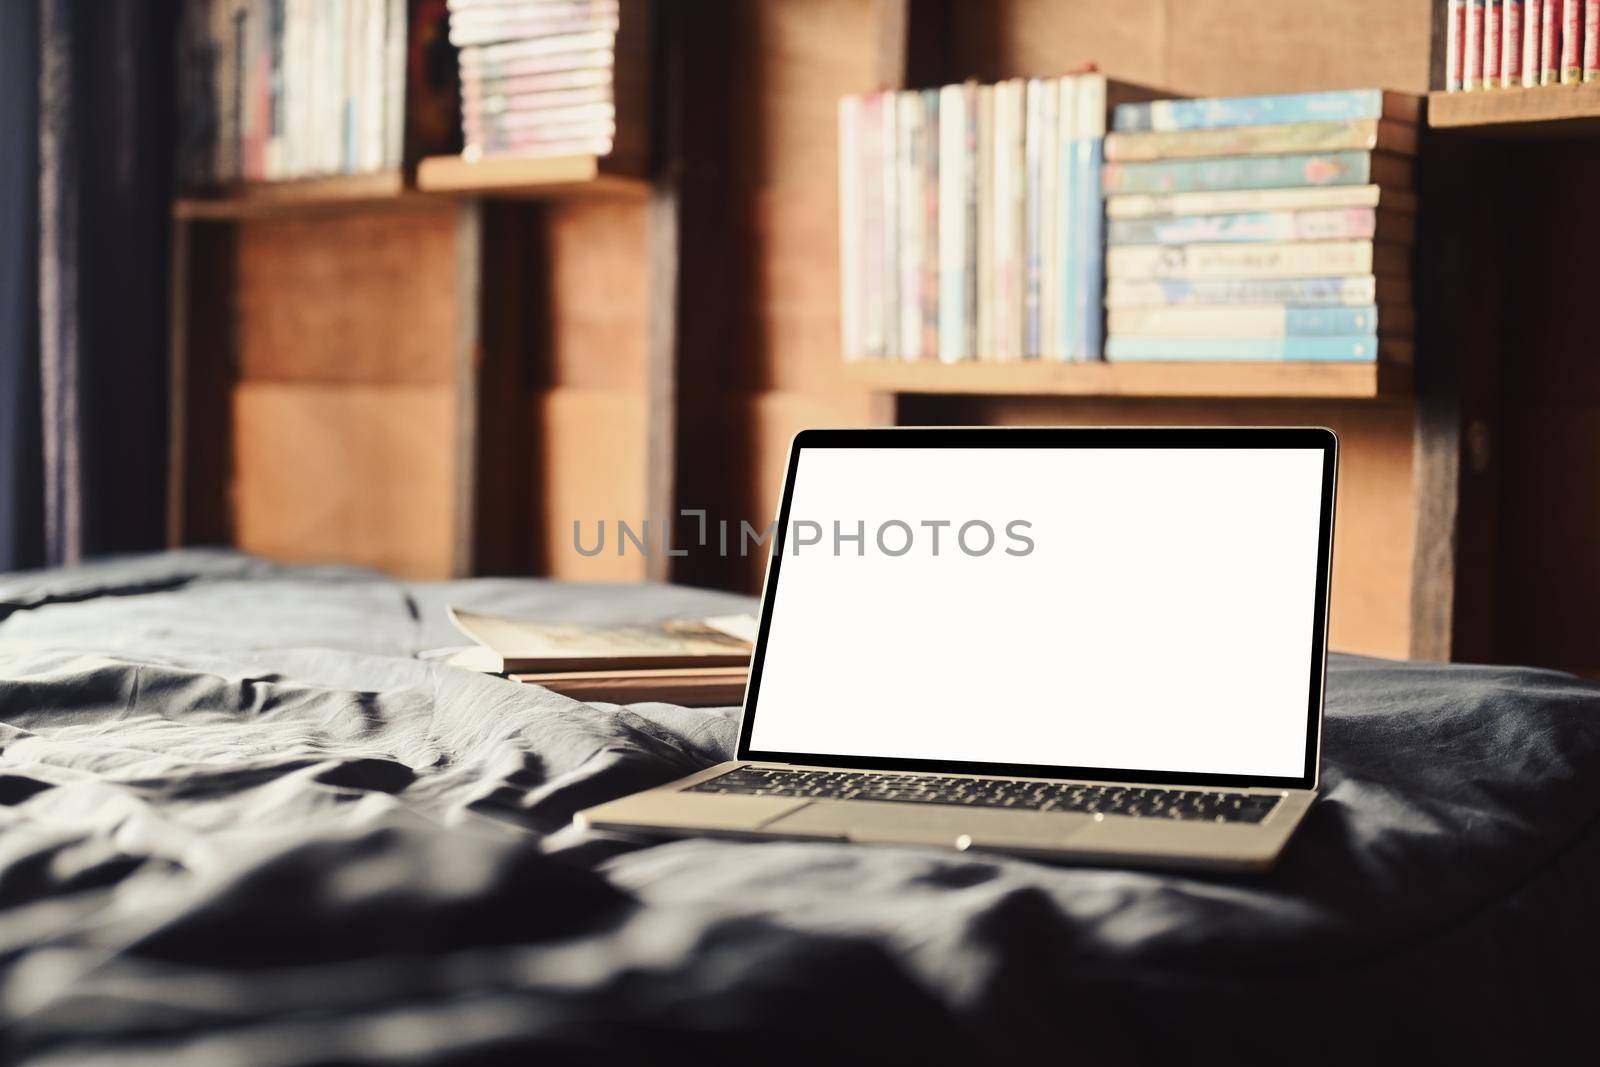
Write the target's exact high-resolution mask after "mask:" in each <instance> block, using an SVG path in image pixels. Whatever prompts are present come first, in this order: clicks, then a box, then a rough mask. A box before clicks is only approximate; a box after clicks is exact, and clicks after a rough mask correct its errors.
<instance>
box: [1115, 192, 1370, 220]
mask: <svg viewBox="0 0 1600 1067" xmlns="http://www.w3.org/2000/svg"><path fill="white" fill-rule="evenodd" d="M1383 195H1384V194H1383V193H1382V191H1381V190H1380V189H1379V188H1378V187H1377V186H1375V185H1342V186H1341V185H1333V186H1326V187H1323V188H1300V189H1240V190H1234V191H1230V192H1219V193H1172V194H1166V195H1150V194H1145V193H1132V194H1128V195H1125V196H1111V197H1107V198H1106V214H1107V215H1108V216H1109V217H1111V218H1114V219H1133V218H1150V217H1156V216H1165V215H1221V214H1228V213H1232V212H1252V211H1310V210H1323V209H1327V208H1340V207H1374V206H1376V205H1377V204H1378V202H1379V201H1380V199H1382V197H1383Z"/></svg>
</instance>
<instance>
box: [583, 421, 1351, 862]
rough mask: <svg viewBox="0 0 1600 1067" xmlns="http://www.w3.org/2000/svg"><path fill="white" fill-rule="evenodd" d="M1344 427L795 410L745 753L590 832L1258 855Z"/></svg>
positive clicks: (1285, 777) (1277, 792) (1274, 819)
mask: <svg viewBox="0 0 1600 1067" xmlns="http://www.w3.org/2000/svg"><path fill="white" fill-rule="evenodd" d="M1337 465H1338V439H1337V438H1336V437H1335V435H1334V434H1333V432H1332V431H1330V430H1326V429H1316V428H1228V429H1220V428H1207V429H1144V428H1139V429H1135V428H1114V429H1090V428H1063V429H1031V428H1030V429H1020V428H1019V429H1001V428H993V429H991V428H982V429H892V430H807V431H804V432H802V433H801V434H799V435H798V436H797V437H796V438H795V440H794V443H793V446H792V448H791V451H790V455H789V466H788V476H787V479H786V481H785V484H784V491H783V500H782V503H781V505H780V508H779V511H778V516H777V522H776V524H775V528H774V535H773V538H772V540H771V541H770V542H769V544H768V550H769V559H768V564H767V580H766V586H765V589H764V591H763V594H762V608H761V620H760V628H759V632H758V636H757V640H756V644H755V648H754V655H753V659H752V662H751V669H750V682H749V687H748V689H747V691H746V694H745V702H744V713H743V721H742V724H741V727H740V733H739V746H738V751H737V758H736V759H733V760H730V761H728V762H726V763H722V764H719V765H717V766H715V767H711V768H708V769H707V770H704V771H702V772H700V773H698V774H694V775H691V776H689V777H687V778H684V779H682V780H681V781H677V782H673V783H671V784H670V785H665V786H662V787H660V788H656V789H651V790H648V791H646V792H642V793H638V794H635V795H633V796H629V797H624V798H622V799H620V800H616V801H613V802H611V803H607V804H602V805H600V806H598V807H595V808H591V809H589V810H587V811H584V812H582V813H581V814H579V815H578V817H577V818H578V822H579V823H580V825H583V826H586V827H593V828H600V829H607V830H619V831H635V832H638V831H642V832H646V833H654V834H669V835H691V834H693V835H717V836H727V837H740V838H783V839H794V840H809V841H850V842H862V843H871V844H892V845H918V846H934V847H939V848H950V849H958V850H969V849H970V850H985V851H993V852H1000V853H1010V854H1016V855H1022V856H1030V857H1041V858H1045V859H1051V860H1062V861H1075V862H1087V863H1100V864H1117V865H1143V866H1151V867H1174V868H1176V867H1195V868H1209V869H1219V870H1264V869H1266V868H1268V867H1270V866H1271V865H1272V863H1273V862H1274V861H1275V860H1276V859H1277V858H1278V856H1279V854H1280V853H1281V852H1282V851H1283V849H1284V847H1285V845H1286V844H1287V843H1288V841H1289V838H1290V835H1291V834H1292V833H1293V832H1294V829H1295V827H1296V826H1297V825H1298V824H1299V822H1300V820H1301V819H1302V817H1304V815H1305V813H1306V811H1307V809H1308V808H1309V807H1310V805H1311V802H1312V800H1313V798H1314V797H1315V796H1316V790H1317V774H1318V757H1319V750H1320V742H1321V730H1322V701H1323V684H1324V674H1325V665H1326V664H1325V661H1326V647H1327V643H1326V638H1327V623H1328V595H1329V588H1328V576H1329V564H1330V556H1331V552H1332V534H1333V511H1334V486H1335V482H1336V478H1335V475H1336V470H1337Z"/></svg>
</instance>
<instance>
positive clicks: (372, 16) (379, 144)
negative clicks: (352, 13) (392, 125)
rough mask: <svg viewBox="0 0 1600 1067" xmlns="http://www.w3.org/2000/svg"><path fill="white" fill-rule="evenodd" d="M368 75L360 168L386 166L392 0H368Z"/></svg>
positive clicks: (364, 88)
mask: <svg viewBox="0 0 1600 1067" xmlns="http://www.w3.org/2000/svg"><path fill="white" fill-rule="evenodd" d="M366 3H367V34H366V45H365V50H366V77H365V78H364V79H362V83H361V84H362V88H361V169H362V170H364V171H368V172H370V171H377V170H382V169H383V140H384V121H385V119H384V113H383V93H384V84H385V83H386V82H387V81H388V76H387V71H386V70H385V65H386V62H387V60H388V48H389V40H388V28H389V11H388V8H389V0H366Z"/></svg>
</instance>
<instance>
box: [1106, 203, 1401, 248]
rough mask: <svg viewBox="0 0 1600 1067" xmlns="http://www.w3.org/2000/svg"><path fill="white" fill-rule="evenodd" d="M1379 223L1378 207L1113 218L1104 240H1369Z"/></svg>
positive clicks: (1181, 242) (1165, 242)
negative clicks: (1106, 238)
mask: <svg viewBox="0 0 1600 1067" xmlns="http://www.w3.org/2000/svg"><path fill="white" fill-rule="evenodd" d="M1377 220H1378V213H1377V211H1376V209H1374V208H1370V207H1358V208H1345V209H1343V210H1333V211H1263V212H1247V213H1243V214H1236V215H1188V216H1178V217H1175V218H1156V219H1117V220H1115V221H1113V222H1112V223H1111V224H1110V227H1109V230H1108V239H1109V243H1110V244H1113V245H1129V244H1162V245H1187V244H1200V243H1207V242H1210V243H1222V242H1249V241H1330V240H1342V239H1369V240H1370V239H1371V238H1372V236H1373V234H1374V233H1376V232H1377Z"/></svg>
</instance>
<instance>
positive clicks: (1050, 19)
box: [856, 0, 1287, 92]
mask: <svg viewBox="0 0 1600 1067" xmlns="http://www.w3.org/2000/svg"><path fill="white" fill-rule="evenodd" d="M1179 2H1181V0H1179ZM1279 2H1282V0H1279ZM1265 6H1271V5H1263V4H1237V5H1234V8H1235V9H1236V11H1230V12H1229V13H1228V14H1229V18H1230V21H1243V20H1246V19H1248V18H1249V17H1251V14H1252V13H1253V12H1256V11H1257V10H1259V9H1260V8H1262V7H1265ZM1286 6H1287V5H1286ZM1168 7H1169V3H1168V0H1116V2H1115V3H1105V2H1103V0H994V2H989V3H972V2H960V0H958V2H956V3H952V4H951V5H950V22H951V27H950V34H949V39H948V41H947V44H946V48H947V50H948V53H949V62H948V68H949V69H948V71H947V74H946V76H947V77H948V78H949V79H950V80H953V81H954V80H960V79H961V78H968V77H975V78H979V79H981V80H983V81H996V80H998V79H1000V78H1012V77H1018V76H1039V77H1043V76H1045V75H1050V74H1059V73H1061V72H1062V71H1063V70H1066V69H1069V68H1071V67H1075V66H1076V65H1078V64H1080V63H1083V62H1085V61H1091V62H1095V63H1098V64H1099V66H1100V69H1101V70H1103V71H1105V72H1106V73H1107V74H1110V75H1112V76H1113V77H1116V78H1121V79H1122V80H1124V81H1131V82H1137V83H1140V84H1142V85H1150V86H1154V87H1156V88H1162V87H1165V86H1166V84H1167V61H1166V59H1167V48H1168V35H1169V32H1170V31H1169V28H1168ZM1230 54H1231V55H1234V56H1237V52H1230ZM856 91H858V92H859V91H860V88H858V89H857V90H856Z"/></svg>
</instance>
